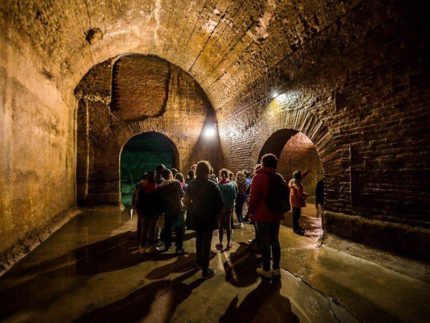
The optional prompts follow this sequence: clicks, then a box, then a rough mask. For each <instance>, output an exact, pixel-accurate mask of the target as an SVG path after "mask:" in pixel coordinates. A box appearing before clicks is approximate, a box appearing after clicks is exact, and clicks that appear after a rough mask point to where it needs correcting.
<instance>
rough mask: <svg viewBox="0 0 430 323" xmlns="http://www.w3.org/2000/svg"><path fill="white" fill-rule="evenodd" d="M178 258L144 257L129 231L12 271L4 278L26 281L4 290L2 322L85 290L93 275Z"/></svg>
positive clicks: (0, 316)
mask: <svg viewBox="0 0 430 323" xmlns="http://www.w3.org/2000/svg"><path fill="white" fill-rule="evenodd" d="M174 257H176V256H175V254H163V253H156V254H151V255H144V256H143V255H140V254H139V253H138V243H137V241H136V235H135V233H134V232H125V233H122V234H118V235H116V236H113V237H110V238H108V239H105V240H103V241H99V242H96V243H93V244H90V245H87V246H84V247H80V248H77V249H74V250H72V251H70V252H69V253H67V254H64V255H62V256H59V257H56V258H53V259H50V260H48V261H45V262H42V263H40V264H37V265H34V266H30V267H24V268H16V270H14V269H12V270H11V271H10V272H8V273H7V274H6V275H5V276H4V277H2V279H9V278H10V279H25V281H24V282H22V283H20V284H18V285H15V286H13V287H10V288H2V289H1V290H0V300H2V301H1V304H2V305H1V306H0V319H1V318H3V317H5V316H8V315H11V314H13V313H16V312H18V311H19V310H22V309H24V308H31V307H38V306H41V305H43V304H46V303H49V302H51V301H52V300H54V299H55V298H56V297H58V296H61V295H63V294H65V293H67V292H68V291H71V290H74V289H76V288H79V287H83V286H84V285H85V284H86V281H87V279H88V277H90V276H92V275H95V274H99V273H104V272H110V271H116V270H120V269H125V268H128V267H132V266H136V265H138V264H139V263H141V262H143V261H163V260H168V259H171V258H174ZM60 282H61V283H60Z"/></svg>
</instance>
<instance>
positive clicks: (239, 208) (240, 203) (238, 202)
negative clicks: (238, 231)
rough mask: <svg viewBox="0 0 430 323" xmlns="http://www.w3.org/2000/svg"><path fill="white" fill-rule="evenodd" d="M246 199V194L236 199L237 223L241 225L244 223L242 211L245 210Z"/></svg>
mask: <svg viewBox="0 0 430 323" xmlns="http://www.w3.org/2000/svg"><path fill="white" fill-rule="evenodd" d="M245 198H246V197H245V195H244V194H239V195H238V196H237V199H236V215H237V221H238V222H239V223H242V221H243V215H242V210H243V204H244V203H245Z"/></svg>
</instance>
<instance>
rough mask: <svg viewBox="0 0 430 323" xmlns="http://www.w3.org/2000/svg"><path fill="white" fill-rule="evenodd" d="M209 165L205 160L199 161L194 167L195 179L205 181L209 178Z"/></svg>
mask: <svg viewBox="0 0 430 323" xmlns="http://www.w3.org/2000/svg"><path fill="white" fill-rule="evenodd" d="M210 169H211V164H209V162H208V161H207V160H201V161H199V162H198V163H197V166H196V177H197V178H199V179H206V178H208V176H209V171H210Z"/></svg>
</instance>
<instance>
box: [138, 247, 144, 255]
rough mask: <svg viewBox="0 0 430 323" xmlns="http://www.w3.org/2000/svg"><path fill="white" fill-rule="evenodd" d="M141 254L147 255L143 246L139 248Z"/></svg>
mask: <svg viewBox="0 0 430 323" xmlns="http://www.w3.org/2000/svg"><path fill="white" fill-rule="evenodd" d="M139 253H140V254H141V255H143V254H145V248H143V247H142V246H140V247H139Z"/></svg>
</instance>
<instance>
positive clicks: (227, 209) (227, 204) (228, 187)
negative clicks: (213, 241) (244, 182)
mask: <svg viewBox="0 0 430 323" xmlns="http://www.w3.org/2000/svg"><path fill="white" fill-rule="evenodd" d="M219 178H220V181H219V183H218V187H219V189H220V192H221V197H222V200H223V208H222V211H221V214H220V216H219V243H218V244H217V245H216V248H217V249H218V250H222V249H223V244H222V241H223V236H224V230H225V231H226V233H227V248H226V249H230V248H231V219H232V215H233V207H234V200H235V199H236V188H235V186H234V185H233V183H232V182H231V181H230V179H229V171H228V170H227V169H225V168H223V169H221V170H220V172H219Z"/></svg>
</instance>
